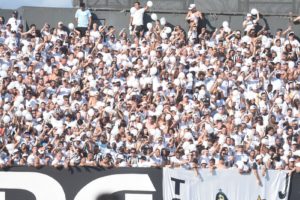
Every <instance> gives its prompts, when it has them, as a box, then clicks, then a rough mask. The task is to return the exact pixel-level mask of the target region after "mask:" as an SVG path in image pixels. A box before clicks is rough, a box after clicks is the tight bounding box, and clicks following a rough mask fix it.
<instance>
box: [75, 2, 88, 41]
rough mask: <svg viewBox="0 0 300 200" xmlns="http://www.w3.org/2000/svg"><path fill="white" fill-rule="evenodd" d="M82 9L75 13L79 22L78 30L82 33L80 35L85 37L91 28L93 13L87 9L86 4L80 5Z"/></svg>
mask: <svg viewBox="0 0 300 200" xmlns="http://www.w3.org/2000/svg"><path fill="white" fill-rule="evenodd" d="M79 6H80V8H79V9H78V10H77V11H76V13H75V19H76V21H77V28H76V29H77V30H78V31H80V35H81V36H84V35H85V32H86V31H87V30H88V29H89V27H91V24H92V14H91V11H90V10H88V9H86V8H85V3H83V2H81V3H80V5H79Z"/></svg>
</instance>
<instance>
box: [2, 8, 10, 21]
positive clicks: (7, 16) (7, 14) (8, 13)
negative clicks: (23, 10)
mask: <svg viewBox="0 0 300 200" xmlns="http://www.w3.org/2000/svg"><path fill="white" fill-rule="evenodd" d="M12 12H13V10H8V9H0V16H3V17H4V18H5V21H7V20H8V18H10V17H11V14H12Z"/></svg>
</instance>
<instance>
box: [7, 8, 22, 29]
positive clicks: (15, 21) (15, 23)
mask: <svg viewBox="0 0 300 200" xmlns="http://www.w3.org/2000/svg"><path fill="white" fill-rule="evenodd" d="M8 24H10V25H11V30H12V31H15V32H17V31H18V28H19V26H20V24H21V20H20V19H19V16H18V11H16V10H15V11H13V13H12V16H11V17H10V18H9V19H8V20H7V23H6V25H8Z"/></svg>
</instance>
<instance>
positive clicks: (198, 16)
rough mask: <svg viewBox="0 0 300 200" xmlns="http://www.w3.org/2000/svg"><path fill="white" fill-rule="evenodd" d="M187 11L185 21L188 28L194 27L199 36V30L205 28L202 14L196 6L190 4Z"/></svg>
mask: <svg viewBox="0 0 300 200" xmlns="http://www.w3.org/2000/svg"><path fill="white" fill-rule="evenodd" d="M188 10H189V11H188V13H187V15H186V17H185V20H186V21H187V22H188V24H189V26H190V28H191V27H196V31H197V35H199V34H200V31H201V29H202V28H205V27H206V25H205V23H203V22H204V17H203V14H202V13H201V12H200V11H199V10H197V8H196V4H190V6H189V9H188Z"/></svg>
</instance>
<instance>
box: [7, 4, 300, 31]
mask: <svg viewBox="0 0 300 200" xmlns="http://www.w3.org/2000/svg"><path fill="white" fill-rule="evenodd" d="M18 10H19V14H20V16H21V17H22V18H23V19H24V23H25V25H26V24H27V25H28V26H29V25H30V24H36V25H37V27H38V28H42V26H43V25H44V23H45V22H47V23H49V24H50V25H51V26H52V27H53V26H56V25H57V23H58V22H59V21H63V22H64V24H65V25H67V24H68V23H70V22H72V23H74V24H76V23H75V19H74V15H75V11H76V9H72V8H37V7H21V8H19V9H18ZM2 11H3V12H1V14H2V13H3V15H4V14H5V15H8V16H10V15H11V12H12V11H11V10H2ZM93 14H94V18H95V19H96V20H99V19H105V20H107V22H108V24H109V25H113V26H115V27H116V29H117V30H121V29H122V28H126V29H127V28H128V23H129V16H130V14H129V12H128V10H127V11H126V10H123V11H120V10H97V11H93ZM150 15H151V13H149V14H146V15H145V23H147V22H149V21H151V18H150ZM157 15H158V17H159V18H161V17H163V16H164V17H165V18H166V19H167V22H168V23H170V25H180V26H182V27H183V28H185V29H186V28H187V24H186V22H185V20H184V18H185V13H180V12H178V13H175V12H157ZM205 15H206V19H207V22H208V23H209V24H210V25H211V27H220V26H221V25H222V22H223V21H225V20H226V21H228V22H229V24H230V27H231V28H233V29H240V30H242V21H243V19H244V15H216V14H212V13H206V14H205ZM6 19H7V17H6ZM260 23H261V24H262V25H264V24H267V25H268V26H269V27H270V30H271V32H274V31H275V30H276V29H277V28H283V29H285V28H286V27H287V26H288V17H284V16H265V17H264V18H263V20H261V22H260ZM293 29H294V31H295V32H296V34H297V33H300V25H297V26H293Z"/></svg>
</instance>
